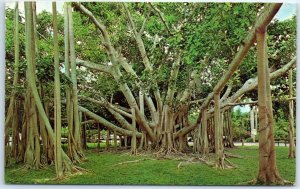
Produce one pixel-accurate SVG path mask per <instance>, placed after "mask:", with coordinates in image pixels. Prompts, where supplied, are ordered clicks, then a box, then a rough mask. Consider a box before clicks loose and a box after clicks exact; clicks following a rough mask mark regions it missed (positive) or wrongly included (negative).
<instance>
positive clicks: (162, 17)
mask: <svg viewBox="0 0 300 189" xmlns="http://www.w3.org/2000/svg"><path fill="white" fill-rule="evenodd" d="M149 4H150V6H151V8H152V9H153V10H154V11H155V12H157V13H158V15H159V18H160V19H161V21H162V22H163V24H164V25H165V27H166V29H167V31H168V33H169V34H170V35H173V34H172V32H171V30H170V28H169V26H168V24H167V22H166V20H165V18H164V16H163V13H162V12H161V11H160V10H159V9H158V8H157V7H155V6H154V5H153V4H152V3H150V2H149Z"/></svg>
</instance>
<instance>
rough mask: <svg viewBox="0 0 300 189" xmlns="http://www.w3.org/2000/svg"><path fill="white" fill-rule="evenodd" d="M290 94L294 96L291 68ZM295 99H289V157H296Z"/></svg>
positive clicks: (291, 71)
mask: <svg viewBox="0 0 300 189" xmlns="http://www.w3.org/2000/svg"><path fill="white" fill-rule="evenodd" d="M289 96H290V98H291V97H293V70H292V69H291V70H289ZM294 130H295V129H294V101H293V100H290V101H289V158H295V157H296V153H295V142H294V133H295V131H294Z"/></svg>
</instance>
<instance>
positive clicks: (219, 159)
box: [214, 93, 225, 169]
mask: <svg viewBox="0 0 300 189" xmlns="http://www.w3.org/2000/svg"><path fill="white" fill-rule="evenodd" d="M214 103H215V111H214V123H215V154H216V166H217V167H219V168H222V169H224V168H225V166H224V159H225V156H224V146H223V126H222V124H221V112H220V93H215V94H214Z"/></svg>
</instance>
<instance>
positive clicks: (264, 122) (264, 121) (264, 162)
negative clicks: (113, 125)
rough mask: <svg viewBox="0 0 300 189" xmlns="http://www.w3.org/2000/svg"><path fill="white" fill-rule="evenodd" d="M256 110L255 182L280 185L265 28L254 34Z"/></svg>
mask: <svg viewBox="0 0 300 189" xmlns="http://www.w3.org/2000/svg"><path fill="white" fill-rule="evenodd" d="M256 38H257V74H258V110H259V172H258V176H257V182H258V183H261V184H274V183H275V184H276V183H282V179H281V177H280V176H279V173H278V170H277V166H276V154H275V149H274V148H275V144H274V135H273V110H272V100H271V90H270V77H269V68H268V58H267V43H266V42H267V41H266V27H262V28H260V29H259V30H257V32H256Z"/></svg>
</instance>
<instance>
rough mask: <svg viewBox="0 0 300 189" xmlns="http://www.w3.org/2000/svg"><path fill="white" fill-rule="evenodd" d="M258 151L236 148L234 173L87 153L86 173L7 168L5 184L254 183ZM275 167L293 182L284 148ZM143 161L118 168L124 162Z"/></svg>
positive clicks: (290, 161) (292, 170)
mask: <svg viewBox="0 0 300 189" xmlns="http://www.w3.org/2000/svg"><path fill="white" fill-rule="evenodd" d="M257 148H258V147H238V148H235V149H230V150H228V152H229V153H232V154H238V155H241V156H243V158H242V159H237V158H230V161H231V162H233V163H234V164H236V165H237V166H238V168H237V169H226V170H220V169H215V168H212V167H209V166H207V165H205V164H200V163H195V164H189V165H186V166H183V167H180V168H179V169H178V168H177V165H178V163H179V161H176V160H154V159H147V157H145V156H130V155H128V154H126V153H125V154H124V153H114V152H100V153H96V152H95V151H94V150H88V151H87V152H86V157H87V161H86V162H84V163H82V164H81V165H80V166H81V167H83V168H85V169H87V170H88V172H87V173H84V174H81V175H74V176H71V177H69V178H67V179H64V180H61V181H57V180H53V178H54V177H55V170H54V166H48V167H45V168H43V169H40V170H26V169H23V168H22V166H21V165H14V166H10V167H8V168H6V170H5V181H6V183H12V184H17V183H24V184H25V183H26V184H33V183H43V184H123V185H124V184H128V185H129V184H134V185H142V184H147V185H237V184H240V183H244V182H247V181H250V180H252V179H254V178H255V177H256V175H257V171H258V149H257ZM276 153H277V165H278V169H279V172H280V174H281V176H282V177H283V178H284V179H286V180H289V181H292V182H294V181H295V172H296V171H295V169H296V160H295V159H289V158H288V148H287V147H276ZM137 159H145V160H143V161H139V162H134V163H128V164H122V165H118V163H121V162H125V161H132V160H137Z"/></svg>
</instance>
